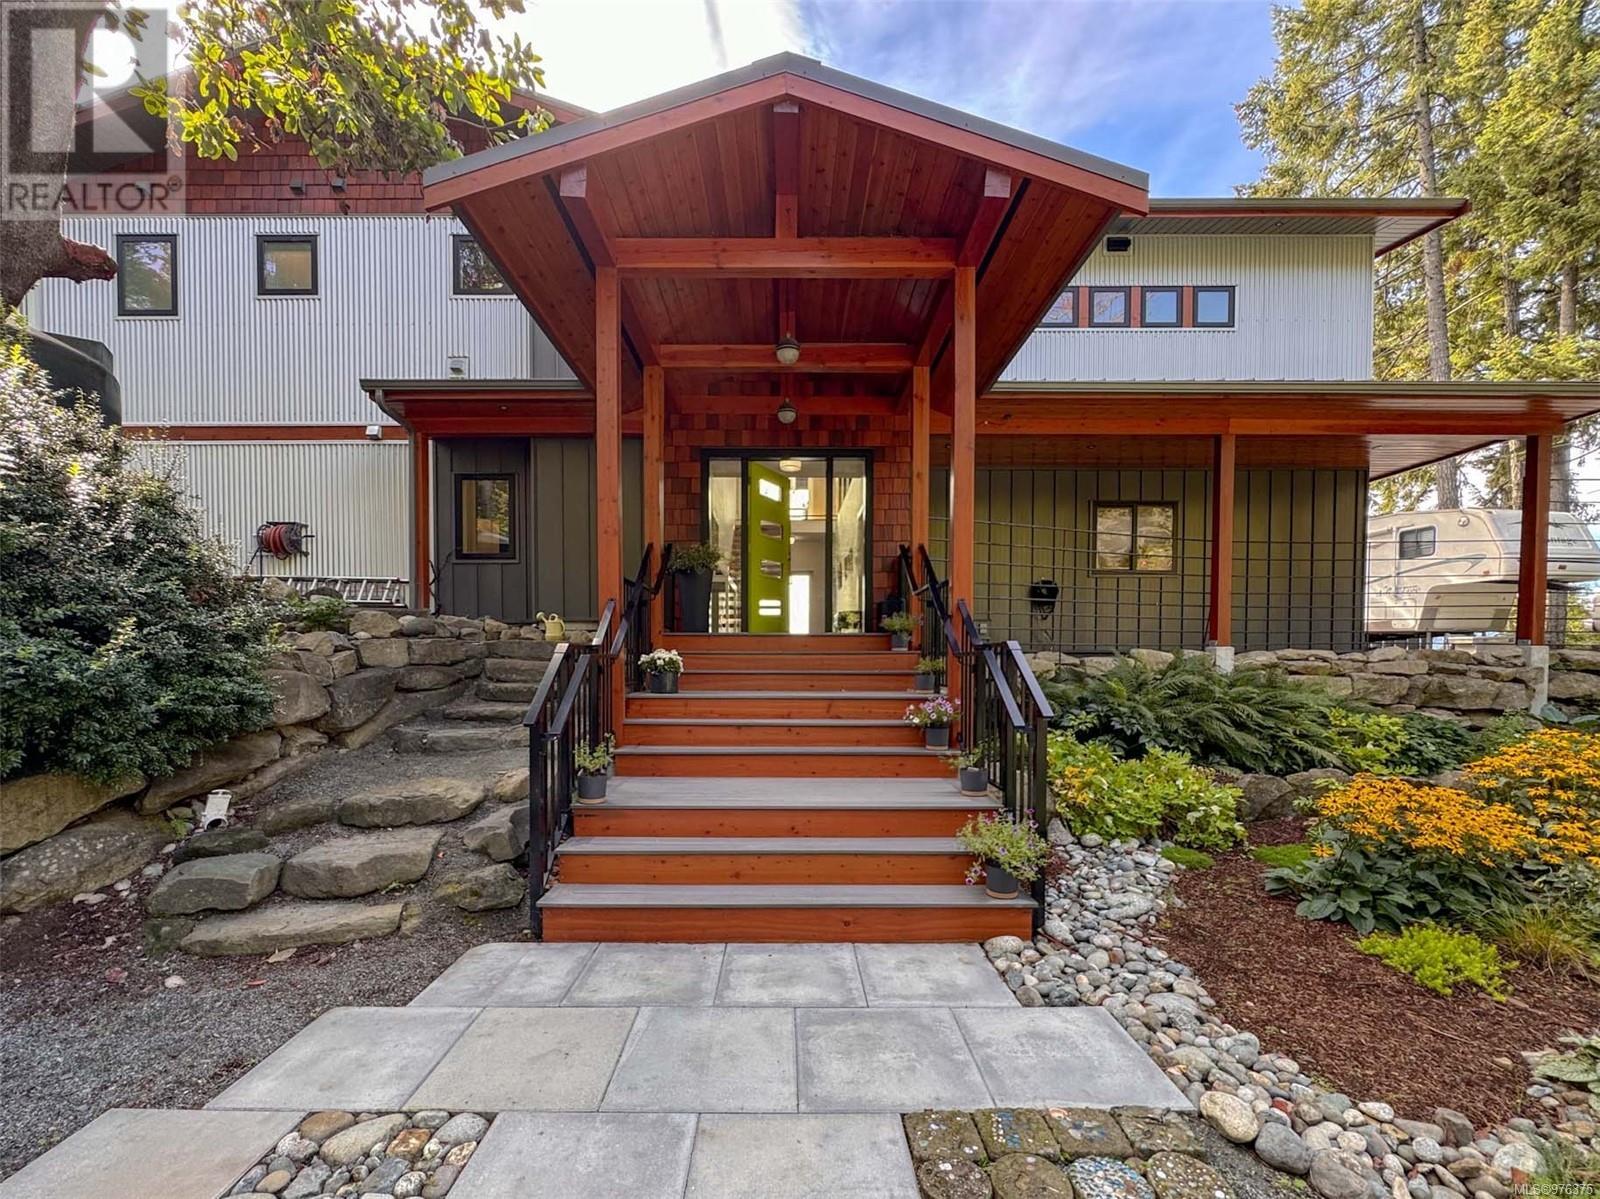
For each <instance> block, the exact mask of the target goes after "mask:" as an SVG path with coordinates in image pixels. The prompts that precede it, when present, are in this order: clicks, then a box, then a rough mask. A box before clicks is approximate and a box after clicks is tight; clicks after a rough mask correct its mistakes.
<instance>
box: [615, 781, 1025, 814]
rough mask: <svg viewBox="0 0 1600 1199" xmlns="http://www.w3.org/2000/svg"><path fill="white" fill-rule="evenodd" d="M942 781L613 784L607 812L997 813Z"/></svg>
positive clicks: (985, 802)
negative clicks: (943, 810)
mask: <svg viewBox="0 0 1600 1199" xmlns="http://www.w3.org/2000/svg"><path fill="white" fill-rule="evenodd" d="M998 806H999V804H998V803H997V802H996V801H995V800H993V799H984V798H981V797H975V796H963V795H962V794H961V793H960V792H959V791H957V790H956V787H955V783H954V781H951V782H944V781H941V780H938V779H873V778H864V779H805V778H798V779H797V778H733V779H728V778H635V777H623V778H614V779H612V780H611V781H610V785H609V787H608V788H607V793H606V802H605V804H604V805H603V806H597V807H595V808H594V809H593V810H594V811H601V812H603V811H605V810H606V808H777V809H784V808H807V809H815V810H826V809H830V808H860V809H888V810H891V811H915V810H918V809H922V808H957V809H970V810H973V811H977V810H980V809H984V808H994V807H998Z"/></svg>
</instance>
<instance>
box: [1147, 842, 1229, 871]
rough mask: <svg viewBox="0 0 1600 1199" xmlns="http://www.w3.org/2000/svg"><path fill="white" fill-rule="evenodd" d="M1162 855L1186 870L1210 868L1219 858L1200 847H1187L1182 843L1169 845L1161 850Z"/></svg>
mask: <svg viewBox="0 0 1600 1199" xmlns="http://www.w3.org/2000/svg"><path fill="white" fill-rule="evenodd" d="M1161 856H1162V857H1164V858H1166V859H1167V861H1169V862H1171V863H1172V864H1173V865H1175V866H1182V867H1183V868H1184V869H1185V870H1210V869H1211V868H1212V867H1213V866H1215V865H1216V864H1217V859H1216V858H1214V857H1212V856H1211V855H1210V854H1208V853H1204V852H1202V851H1201V850H1198V849H1186V848H1185V847H1184V846H1182V845H1168V846H1167V847H1166V848H1165V849H1163V850H1162V851H1161Z"/></svg>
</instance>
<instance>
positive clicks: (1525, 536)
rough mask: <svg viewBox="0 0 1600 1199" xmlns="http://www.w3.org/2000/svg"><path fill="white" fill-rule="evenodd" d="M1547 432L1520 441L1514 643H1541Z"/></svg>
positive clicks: (1546, 565) (1546, 564)
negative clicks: (1519, 534) (1519, 544)
mask: <svg viewBox="0 0 1600 1199" xmlns="http://www.w3.org/2000/svg"><path fill="white" fill-rule="evenodd" d="M1553 441H1554V438H1553V437H1552V436H1551V435H1550V434H1548V433H1539V434H1535V435H1534V436H1532V437H1529V438H1526V439H1525V440H1524V443H1523V444H1524V446H1525V452H1524V454H1523V457H1522V551H1521V554H1520V555H1519V556H1518V558H1517V640H1518V641H1521V642H1524V643H1525V644H1528V645H1544V644H1545V609H1546V596H1545V590H1546V584H1547V582H1548V581H1549V578H1550V451H1551V448H1552V443H1553Z"/></svg>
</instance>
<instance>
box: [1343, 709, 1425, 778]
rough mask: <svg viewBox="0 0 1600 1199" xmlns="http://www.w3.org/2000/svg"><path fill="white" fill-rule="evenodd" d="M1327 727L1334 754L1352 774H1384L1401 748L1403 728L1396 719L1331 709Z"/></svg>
mask: <svg viewBox="0 0 1600 1199" xmlns="http://www.w3.org/2000/svg"><path fill="white" fill-rule="evenodd" d="M1328 727H1329V729H1330V730H1331V731H1332V735H1333V744H1334V749H1335V752H1337V753H1338V755H1339V756H1340V757H1341V758H1342V759H1344V762H1345V765H1347V766H1349V767H1350V768H1351V769H1353V770H1365V771H1369V772H1372V773H1376V774H1383V773H1387V772H1388V770H1389V766H1390V763H1391V762H1393V761H1394V760H1395V759H1396V758H1398V757H1399V756H1400V750H1401V748H1402V747H1403V746H1404V745H1405V739H1406V726H1405V722H1404V721H1403V720H1401V719H1400V717H1398V716H1387V715H1384V714H1382V713H1379V712H1356V711H1352V710H1351V709H1349V708H1339V707H1332V708H1329V709H1328Z"/></svg>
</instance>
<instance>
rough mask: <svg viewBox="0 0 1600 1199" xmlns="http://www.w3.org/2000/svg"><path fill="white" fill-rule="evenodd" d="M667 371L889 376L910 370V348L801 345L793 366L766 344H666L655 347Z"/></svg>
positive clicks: (872, 344) (864, 344)
mask: <svg viewBox="0 0 1600 1199" xmlns="http://www.w3.org/2000/svg"><path fill="white" fill-rule="evenodd" d="M656 356H657V361H659V362H660V363H661V365H662V366H663V367H665V368H666V369H668V370H727V371H771V372H773V373H775V374H806V373H813V374H814V373H819V372H828V371H847V372H860V373H893V372H897V371H905V370H910V369H911V347H910V346H908V345H905V344H903V343H901V342H894V341H887V342H871V341H864V342H853V341H850V342H817V343H814V344H812V345H807V346H803V347H802V348H801V350H800V360H799V361H798V362H796V363H795V364H794V365H793V366H784V365H782V364H781V363H779V362H778V360H777V358H776V356H775V355H774V354H773V349H772V347H771V346H769V345H710V344H707V345H699V344H693V343H687V342H685V343H680V344H667V345H660V346H657V347H656Z"/></svg>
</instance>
